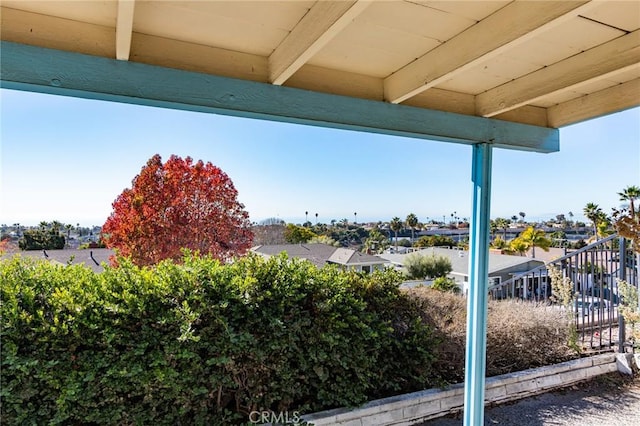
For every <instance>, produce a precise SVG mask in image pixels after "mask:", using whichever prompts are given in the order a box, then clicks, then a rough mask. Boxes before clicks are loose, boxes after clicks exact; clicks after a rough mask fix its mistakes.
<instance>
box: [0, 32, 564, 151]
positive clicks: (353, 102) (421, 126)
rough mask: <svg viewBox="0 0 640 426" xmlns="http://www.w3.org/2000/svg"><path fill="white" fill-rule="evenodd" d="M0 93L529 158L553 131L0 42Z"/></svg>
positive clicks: (554, 145) (553, 138)
mask: <svg viewBox="0 0 640 426" xmlns="http://www.w3.org/2000/svg"><path fill="white" fill-rule="evenodd" d="M0 49H1V54H2V61H0V87H3V88H8V89H16V90H27V91H33V92H42V93H50V94H57V95H65V96H76V97H81V98H90V99H100V100H107V101H116V102H125V103H132V104H139V105H148V106H156V107H164V108H173V109H181V110H189V111H198V112H206V113H217V114H225V115H232V116H240V117H250V118H259V119H267V120H274V121H282V122H288V123H298V124H307V125H315V126H323V127H332V128H338V129H347V130H357V131H364V132H372V133H382V134H388V135H396V136H406V137H411V138H420V139H428V140H435V141H445V142H456V143H464V144H475V143H478V142H487V143H491V144H493V145H494V146H497V147H502V148H509V149H516V150H525V151H535V152H554V151H558V150H559V132H558V130H557V129H550V128H546V127H539V126H532V125H527V124H519V123H512V122H508V121H502V120H496V119H490V118H482V117H475V116H468V115H463V114H454V113H449V112H443V111H435V110H428V109H423V108H415V107H410V106H405V105H395V104H391V103H387V102H380V101H372V100H366V99H358V98H351V97H347V96H338V95H331V94H326V93H318V92H311V91H306V90H301V89H295V88H290V87H283V86H276V85H271V84H266V83H259V82H253V81H246V80H238V79H232V78H227V77H220V76H213V75H209V74H202V73H196V72H189V71H181V70H177V69H170V68H163V67H157V66H152V65H146V64H141V63H134V62H127V61H117V60H115V59H108V58H103V57H96V56H90V55H83V54H79V53H73V52H64V51H60V50H53V49H45V48H41V47H35V46H28V45H23V44H18V43H12V42H7V41H3V42H1V45H0Z"/></svg>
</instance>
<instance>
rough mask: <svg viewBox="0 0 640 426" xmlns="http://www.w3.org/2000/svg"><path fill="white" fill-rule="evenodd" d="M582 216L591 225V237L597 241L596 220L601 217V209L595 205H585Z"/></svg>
mask: <svg viewBox="0 0 640 426" xmlns="http://www.w3.org/2000/svg"><path fill="white" fill-rule="evenodd" d="M583 212H584V215H585V216H586V218H587V219H589V220H590V221H591V223H593V235H595V237H596V240H597V239H598V220H599V219H600V216H601V215H602V209H601V208H600V207H599V206H598V205H597V204H595V203H587V205H586V206H585V207H584V210H583Z"/></svg>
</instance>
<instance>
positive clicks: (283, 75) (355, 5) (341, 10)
mask: <svg viewBox="0 0 640 426" xmlns="http://www.w3.org/2000/svg"><path fill="white" fill-rule="evenodd" d="M370 4H371V3H370V2H369V1H362V0H356V1H318V2H316V3H315V4H314V5H313V7H312V8H311V9H309V12H307V13H306V14H305V15H304V17H303V18H302V19H301V20H300V22H299V23H298V24H297V25H296V26H295V27H294V28H293V30H291V32H290V33H289V35H288V36H287V37H286V38H285V39H284V40H283V41H282V43H280V45H279V46H278V47H277V48H276V49H275V50H274V51H273V53H272V54H271V55H270V56H269V70H270V71H269V79H270V81H271V82H272V83H273V84H276V85H281V84H283V83H284V82H285V81H287V79H288V78H289V77H291V75H293V73H295V72H296V71H297V70H298V69H299V68H300V67H302V65H304V64H305V63H306V62H307V61H308V60H309V59H311V57H313V55H315V54H316V53H317V52H318V51H319V50H320V49H322V47H323V46H325V45H326V44H327V43H329V42H330V41H331V39H333V37H335V36H336V35H337V34H338V33H339V32H340V31H342V29H343V28H344V27H346V26H347V25H348V24H349V23H351V22H352V21H353V20H354V19H355V17H356V16H358V15H359V14H360V13H362V11H364V10H365V9H366V8H367V7H368V6H369V5H370Z"/></svg>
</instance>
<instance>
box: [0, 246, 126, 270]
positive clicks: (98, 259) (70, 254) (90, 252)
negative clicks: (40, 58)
mask: <svg viewBox="0 0 640 426" xmlns="http://www.w3.org/2000/svg"><path fill="white" fill-rule="evenodd" d="M113 254H114V251H113V250H111V249H106V248H94V249H64V250H25V251H21V252H19V253H11V254H5V255H4V256H2V257H0V258H1V259H8V258H11V257H14V256H22V257H26V258H30V259H40V260H47V261H49V262H55V263H59V264H61V265H70V264H71V265H84V266H87V267H89V268H91V269H92V270H93V271H94V272H102V271H103V270H104V267H103V266H102V264H103V263H105V264H109V258H110V257H111V256H112V255H113ZM92 258H93V259H92ZM94 260H95V261H94Z"/></svg>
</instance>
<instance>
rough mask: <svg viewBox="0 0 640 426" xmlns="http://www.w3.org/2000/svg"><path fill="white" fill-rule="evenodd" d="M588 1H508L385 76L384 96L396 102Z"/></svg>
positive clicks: (500, 50) (515, 42)
mask: <svg viewBox="0 0 640 426" xmlns="http://www.w3.org/2000/svg"><path fill="white" fill-rule="evenodd" d="M589 7H591V3H590V2H588V1H571V2H527V1H525V2H519V1H516V2H512V3H510V4H508V5H507V6H505V7H503V8H502V9H500V10H498V11H497V12H495V13H494V14H492V15H490V16H488V17H487V18H486V19H483V20H482V21H480V22H478V23H477V24H476V25H474V26H472V27H470V28H469V29H467V30H466V31H464V32H462V33H461V34H459V35H458V36H456V37H454V38H452V39H451V40H449V41H447V42H446V43H444V44H441V45H440V46H438V47H436V48H435V49H433V50H431V51H430V52H428V53H426V54H425V55H424V56H422V57H420V58H419V59H417V60H416V61H414V62H412V63H410V64H408V65H407V66H405V67H404V68H402V69H400V70H399V71H397V72H395V73H393V74H392V75H390V76H389V77H387V78H386V79H385V82H384V85H385V87H384V91H385V99H386V100H387V101H389V102H393V103H400V102H402V101H404V100H406V99H408V98H410V97H412V96H415V95H417V94H418V93H420V92H423V91H425V90H427V89H429V88H431V87H434V86H436V85H437V84H439V83H441V82H444V81H446V80H449V79H451V78H452V77H454V76H455V75H457V74H459V73H461V72H464V71H465V70H467V69H469V68H471V67H473V66H475V65H477V64H479V63H480V62H482V61H486V60H488V59H491V58H493V57H496V56H498V55H500V54H502V53H503V52H504V51H505V50H507V49H510V48H512V47H514V46H516V45H518V44H520V43H523V42H525V41H527V40H529V39H531V38H533V37H535V36H536V35H538V34H539V33H540V32H542V31H547V30H548V29H550V28H552V27H555V26H558V25H560V24H562V23H564V22H566V21H567V20H569V19H572V18H574V17H575V16H577V15H578V14H579V13H581V12H582V11H584V10H585V9H586V8H589Z"/></svg>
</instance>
